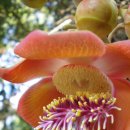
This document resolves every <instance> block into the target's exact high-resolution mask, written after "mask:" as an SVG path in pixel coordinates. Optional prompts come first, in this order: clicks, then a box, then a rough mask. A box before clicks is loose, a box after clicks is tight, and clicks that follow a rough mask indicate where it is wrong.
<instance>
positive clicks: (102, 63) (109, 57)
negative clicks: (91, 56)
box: [94, 40, 130, 78]
mask: <svg viewBox="0 0 130 130" xmlns="http://www.w3.org/2000/svg"><path fill="white" fill-rule="evenodd" d="M94 66H96V67H98V68H99V69H101V70H103V71H104V72H105V73H106V74H107V75H109V76H113V77H125V78H126V77H130V40H126V41H119V42H115V43H112V44H108V45H106V54H105V55H104V56H103V57H101V58H100V59H98V60H97V61H95V63H94Z"/></svg>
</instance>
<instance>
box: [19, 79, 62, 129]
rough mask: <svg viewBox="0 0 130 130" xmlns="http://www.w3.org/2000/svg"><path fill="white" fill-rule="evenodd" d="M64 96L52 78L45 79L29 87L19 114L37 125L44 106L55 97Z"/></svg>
mask: <svg viewBox="0 0 130 130" xmlns="http://www.w3.org/2000/svg"><path fill="white" fill-rule="evenodd" d="M59 96H63V95H61V94H60V93H59V92H58V91H57V90H56V88H55V87H54V85H53V83H52V80H51V79H49V78H48V79H43V80H41V81H40V82H38V83H37V84H35V85H33V86H32V87H31V88H29V89H28V90H27V91H26V92H25V93H24V95H23V96H22V97H21V99H20V101H19V105H18V114H19V115H20V116H21V117H22V118H23V119H24V120H25V121H26V122H28V123H29V124H30V125H31V126H33V127H36V126H37V125H38V122H39V121H40V119H39V116H42V115H43V106H46V105H47V104H49V103H50V102H51V101H52V100H53V99H55V98H57V97H59Z"/></svg>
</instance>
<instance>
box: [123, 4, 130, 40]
mask: <svg viewBox="0 0 130 130" xmlns="http://www.w3.org/2000/svg"><path fill="white" fill-rule="evenodd" d="M124 23H125V31H126V34H127V36H128V38H129V39H130V6H129V7H128V10H127V12H126V14H125V17H124Z"/></svg>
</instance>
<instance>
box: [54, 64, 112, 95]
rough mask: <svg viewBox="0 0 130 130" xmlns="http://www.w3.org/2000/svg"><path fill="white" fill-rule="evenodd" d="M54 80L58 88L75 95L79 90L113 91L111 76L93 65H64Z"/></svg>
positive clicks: (91, 91)
mask: <svg viewBox="0 0 130 130" xmlns="http://www.w3.org/2000/svg"><path fill="white" fill-rule="evenodd" d="M53 82H54V85H55V86H56V88H57V90H58V91H59V92H61V93H63V94H65V95H66V94H67V95H75V94H76V92H77V91H80V92H84V91H85V92H86V91H87V92H90V93H101V92H110V93H112V83H111V81H110V80H109V78H108V77H107V76H106V75H105V74H104V73H102V72H101V71H100V70H98V69H97V68H95V67H93V66H91V65H73V64H71V65H67V66H64V67H62V68H61V69H59V70H58V71H57V72H56V73H55V74H54V76H53Z"/></svg>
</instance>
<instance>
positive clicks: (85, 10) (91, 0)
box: [75, 0, 118, 39]
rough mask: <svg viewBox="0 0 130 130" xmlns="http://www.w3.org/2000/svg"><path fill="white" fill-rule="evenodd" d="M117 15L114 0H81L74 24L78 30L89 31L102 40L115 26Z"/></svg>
mask: <svg viewBox="0 0 130 130" xmlns="http://www.w3.org/2000/svg"><path fill="white" fill-rule="evenodd" d="M117 15H118V9H117V5H116V2H115V1H114V0H82V1H81V2H80V3H79V4H78V6H77V9H76V14H75V22H76V25H77V28H78V29H79V30H90V31H92V32H94V33H95V34H97V35H98V36H99V37H100V38H102V39H103V38H106V37H107V36H108V34H109V33H110V32H111V31H112V30H113V28H114V27H115V26H116V25H117Z"/></svg>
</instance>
